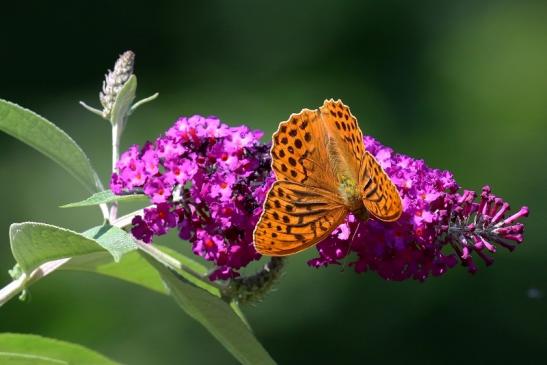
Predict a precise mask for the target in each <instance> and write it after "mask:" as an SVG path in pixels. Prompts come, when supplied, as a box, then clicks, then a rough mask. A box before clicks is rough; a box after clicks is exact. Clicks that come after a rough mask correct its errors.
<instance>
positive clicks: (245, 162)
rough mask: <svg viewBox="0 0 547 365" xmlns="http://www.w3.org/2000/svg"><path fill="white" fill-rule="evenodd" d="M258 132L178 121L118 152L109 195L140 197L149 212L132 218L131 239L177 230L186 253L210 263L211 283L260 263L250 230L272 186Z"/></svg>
mask: <svg viewBox="0 0 547 365" xmlns="http://www.w3.org/2000/svg"><path fill="white" fill-rule="evenodd" d="M261 136H262V132H259V131H251V130H249V128H247V127H245V126H241V127H236V128H230V127H228V126H227V125H226V124H223V123H221V122H220V120H219V119H218V118H216V117H207V118H205V117H202V116H198V115H195V116H192V117H189V118H186V117H181V118H180V119H179V120H177V121H176V122H175V124H174V125H173V126H172V127H171V128H170V129H169V130H168V131H167V132H166V133H165V135H164V136H161V137H159V138H158V139H157V140H156V141H155V142H153V143H150V142H148V143H146V144H145V145H144V146H143V147H142V148H139V146H137V145H134V146H132V147H130V148H129V149H128V150H127V151H126V152H124V153H123V154H122V156H121V157H120V160H119V161H118V163H117V171H118V172H117V173H114V174H113V175H112V179H111V182H110V187H111V189H112V191H113V192H114V193H115V194H123V193H127V192H144V193H145V194H146V195H148V196H149V197H150V200H151V201H152V203H154V204H155V206H154V207H151V208H147V209H145V210H144V215H143V216H136V217H135V218H134V219H133V222H132V223H133V228H132V233H133V235H134V236H135V237H136V238H138V239H140V240H143V241H144V242H147V243H149V242H151V241H152V239H153V236H159V235H163V234H165V233H166V232H167V231H168V230H169V229H172V228H176V229H178V231H179V236H180V237H181V238H182V239H184V240H188V241H190V242H191V243H192V249H193V252H194V253H195V254H196V255H199V256H201V257H203V258H204V259H206V260H209V261H212V262H214V263H215V264H216V266H217V269H216V270H215V271H214V272H213V273H212V274H211V280H216V279H227V278H231V277H235V276H237V275H238V272H237V270H238V269H240V268H242V267H244V266H246V265H247V264H248V263H249V262H251V261H252V260H256V259H258V258H260V255H258V254H257V253H256V251H255V249H254V247H253V245H252V232H253V229H254V226H255V225H256V223H257V221H258V218H259V212H260V209H257V208H259V206H261V204H262V202H263V201H264V199H265V195H266V193H267V191H268V189H269V187H270V185H271V184H272V183H273V178H272V177H271V176H270V175H271V172H270V157H269V146H267V145H264V144H261V143H260V142H259V139H260V137H261Z"/></svg>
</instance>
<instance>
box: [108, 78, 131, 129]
mask: <svg viewBox="0 0 547 365" xmlns="http://www.w3.org/2000/svg"><path fill="white" fill-rule="evenodd" d="M136 92H137V77H136V76H135V75H131V77H130V78H129V80H127V82H126V83H125V84H124V85H123V87H122V89H121V90H120V92H119V93H118V96H117V97H116V101H115V102H114V105H113V106H112V113H111V114H110V122H111V123H112V124H113V125H114V124H120V125H121V127H122V129H123V123H125V118H126V116H127V112H128V111H129V108H131V103H133V100H135V93H136Z"/></svg>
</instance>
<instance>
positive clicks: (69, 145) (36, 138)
mask: <svg viewBox="0 0 547 365" xmlns="http://www.w3.org/2000/svg"><path fill="white" fill-rule="evenodd" d="M0 130H2V131H4V132H5V133H7V134H9V135H11V136H13V137H15V138H17V139H18V140H20V141H21V142H24V143H26V144H28V145H29V146H31V147H33V148H34V149H36V150H38V151H39V152H40V153H42V154H44V155H45V156H47V157H49V158H50V159H52V160H53V161H55V162H57V163H58V164H59V165H61V166H62V167H63V168H64V169H65V170H67V171H68V172H69V173H70V174H71V175H72V176H74V177H75V178H76V179H77V180H78V181H79V182H80V183H81V184H82V185H83V186H84V187H85V188H86V189H87V190H89V191H90V192H92V193H94V192H97V191H101V190H104V189H103V186H102V184H101V181H100V180H99V178H98V176H97V173H96V172H95V170H94V169H93V167H92V166H91V163H90V161H89V159H88V158H87V156H86V154H85V153H84V152H83V151H82V149H81V148H80V146H78V144H77V143H76V142H74V140H73V139H72V138H70V136H69V135H68V134H66V133H65V132H64V131H63V130H61V129H60V128H59V127H57V126H56V125H55V124H53V123H51V122H49V121H48V120H46V119H45V118H43V117H41V116H39V115H38V114H36V113H34V112H32V111H30V110H28V109H25V108H22V107H20V106H19V105H17V104H14V103H11V102H9V101H6V100H2V99H0Z"/></svg>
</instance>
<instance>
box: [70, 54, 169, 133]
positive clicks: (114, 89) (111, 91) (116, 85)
mask: <svg viewBox="0 0 547 365" xmlns="http://www.w3.org/2000/svg"><path fill="white" fill-rule="evenodd" d="M134 67H135V53H133V52H132V51H126V52H124V53H122V54H121V55H120V56H119V58H118V59H117V60H116V63H115V64H114V70H108V72H107V73H106V74H105V79H104V81H103V86H102V91H101V92H100V93H99V99H100V101H101V105H102V107H103V109H102V110H99V109H95V108H93V107H91V106H89V105H87V104H85V103H84V102H82V101H80V104H81V105H82V106H83V107H84V108H86V109H87V110H89V111H90V112H92V113H94V114H97V115H99V116H101V117H102V118H103V119H106V120H108V121H110V122H111V123H112V124H116V123H124V122H125V121H126V119H127V117H128V116H129V115H131V113H133V112H134V111H135V110H136V109H137V108H138V107H140V106H141V105H143V104H145V103H147V102H149V101H152V100H154V99H156V98H157V97H158V95H159V94H158V93H155V94H154V95H151V96H149V97H146V98H144V99H141V100H139V101H138V102H136V103H134V104H132V103H133V99H134V97H135V95H134V93H135V89H136V77H135V76H134V74H133V70H134ZM132 78H133V79H135V80H133V81H131V79H132ZM129 82H133V83H134V84H135V85H134V86H133V87H132V88H131V90H129V91H128V93H127V100H120V101H119V102H121V103H122V104H124V105H118V106H119V107H121V109H122V111H123V113H122V114H123V115H119V116H118V115H112V113H113V111H114V109H115V106H116V102H118V97H119V96H120V92H121V91H122V89H123V88H124V87H125V86H126V84H128V83H129ZM131 104H132V105H131ZM121 127H122V129H123V126H121Z"/></svg>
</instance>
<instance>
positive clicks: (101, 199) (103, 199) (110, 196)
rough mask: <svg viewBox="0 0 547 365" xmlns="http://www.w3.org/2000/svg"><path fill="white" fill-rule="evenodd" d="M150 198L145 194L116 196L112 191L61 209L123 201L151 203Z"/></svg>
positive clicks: (99, 193) (103, 192) (92, 196)
mask: <svg viewBox="0 0 547 365" xmlns="http://www.w3.org/2000/svg"><path fill="white" fill-rule="evenodd" d="M149 200H150V198H148V196H146V195H144V194H127V195H115V194H114V193H113V192H112V191H111V190H104V191H100V192H98V193H95V194H93V195H91V196H90V197H89V198H87V199H85V200H82V201H79V202H75V203H69V204H65V205H62V206H61V208H78V207H89V206H92V205H99V204H103V203H112V202H121V201H125V202H127V201H143V202H146V201H149Z"/></svg>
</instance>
